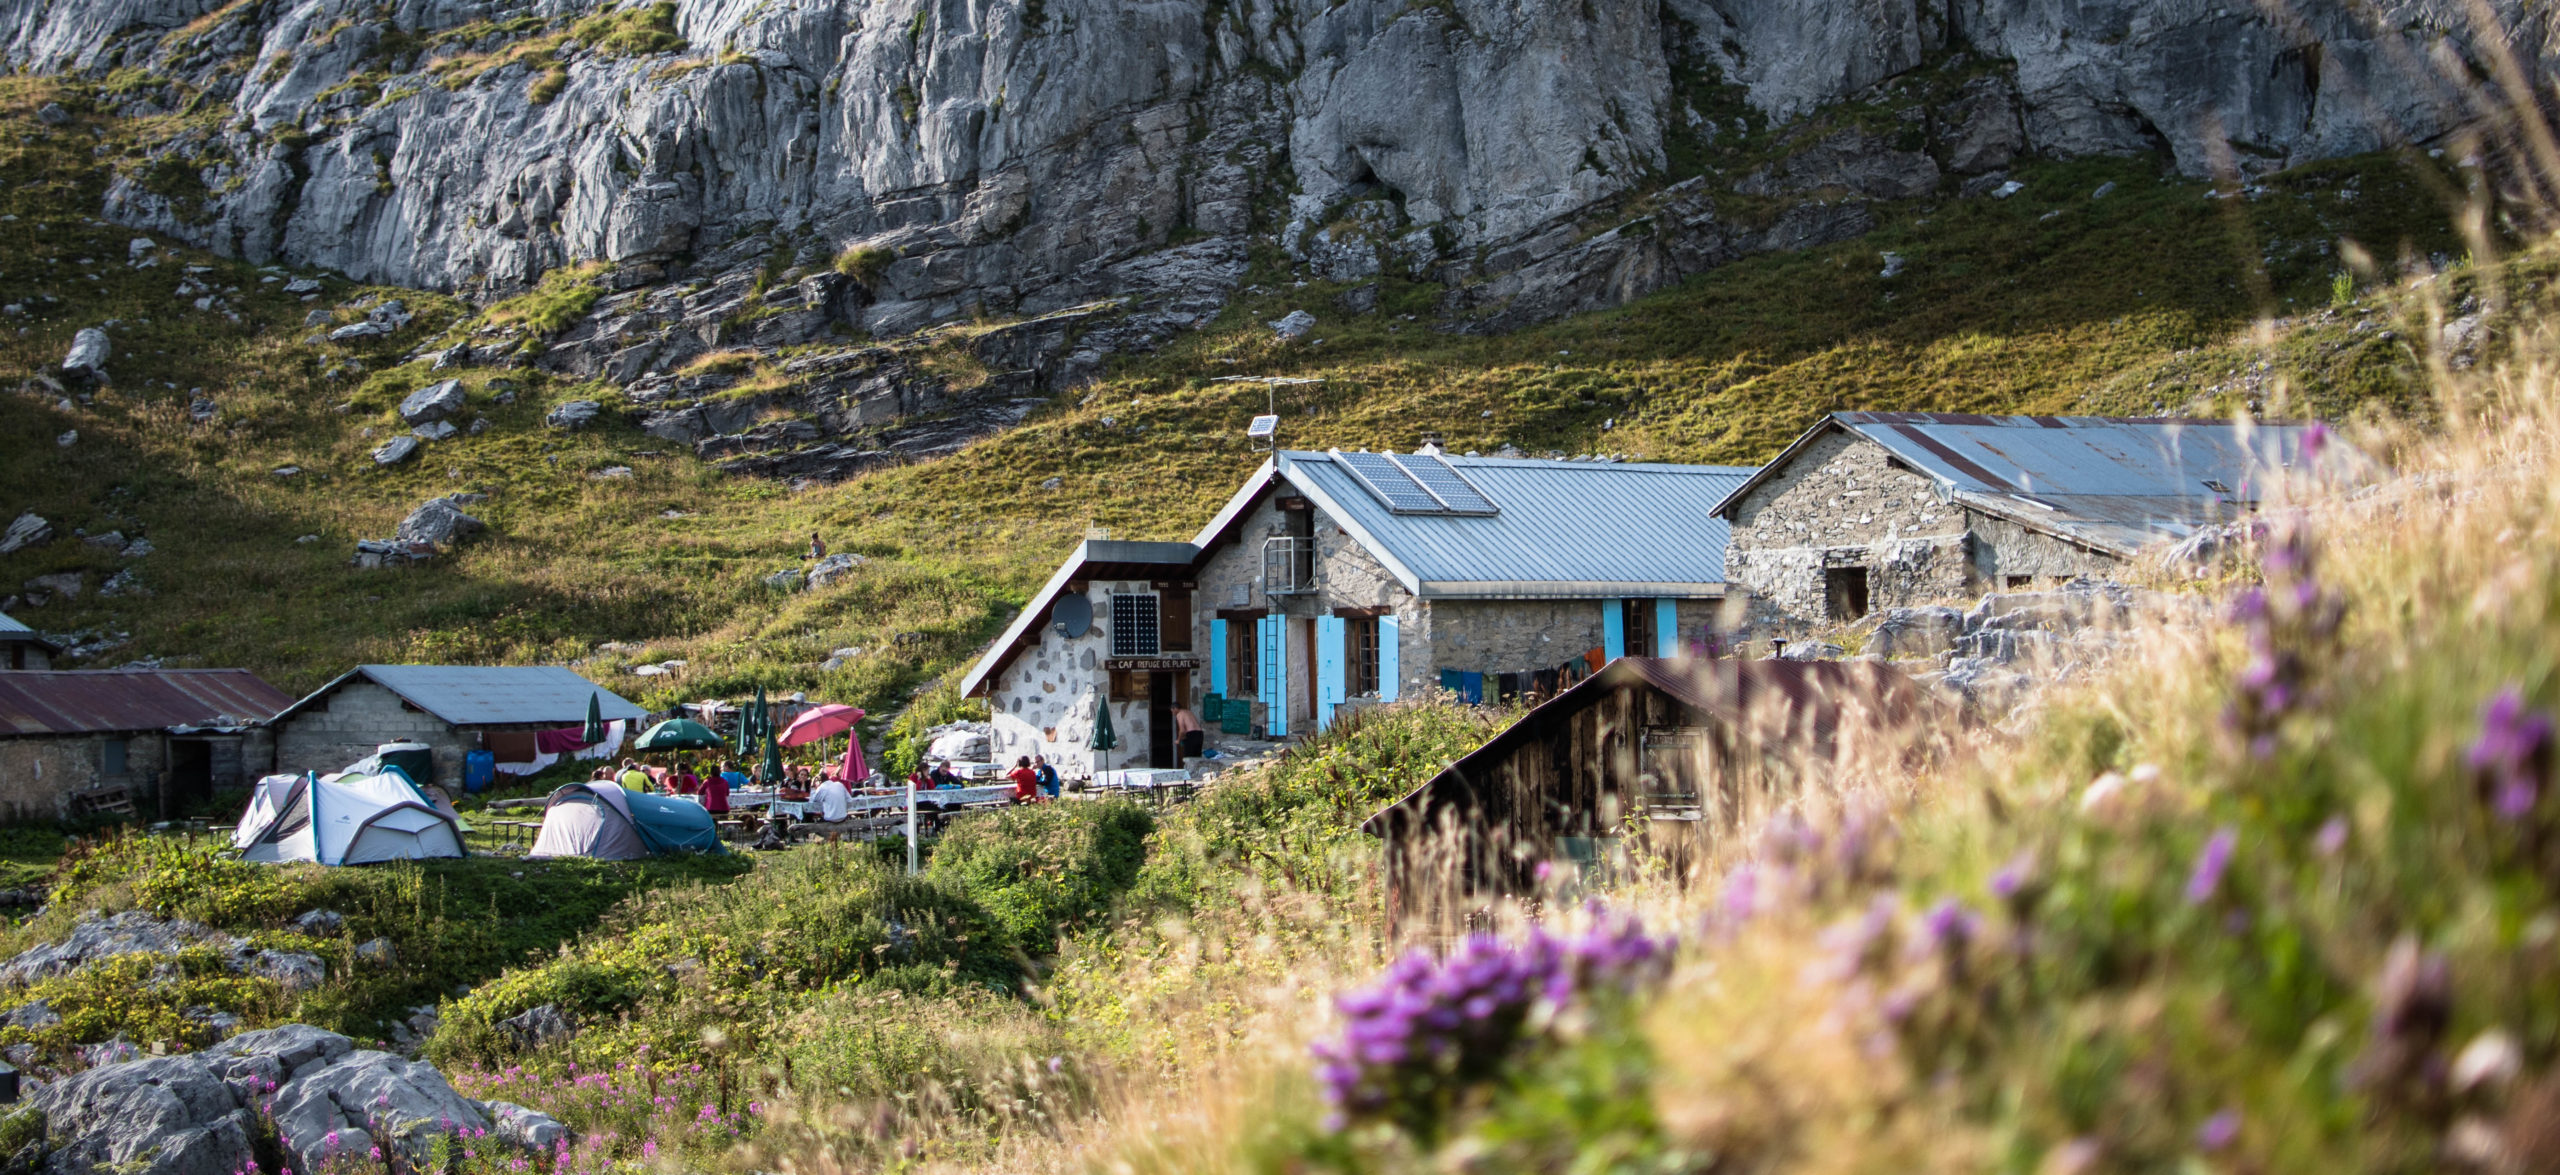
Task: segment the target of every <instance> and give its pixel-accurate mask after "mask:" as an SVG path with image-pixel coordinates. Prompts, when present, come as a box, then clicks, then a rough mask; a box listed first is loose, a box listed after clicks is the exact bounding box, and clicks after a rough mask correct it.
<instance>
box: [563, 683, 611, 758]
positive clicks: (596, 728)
mask: <svg viewBox="0 0 2560 1175" xmlns="http://www.w3.org/2000/svg"><path fill="white" fill-rule="evenodd" d="M555 712H556V711H555ZM578 741H580V742H583V743H585V744H587V745H588V746H591V747H592V746H594V745H596V744H597V743H600V742H603V741H604V695H603V694H601V693H591V694H588V695H587V725H586V729H584V730H581V731H579V732H578Z"/></svg>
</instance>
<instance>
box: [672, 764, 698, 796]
mask: <svg viewBox="0 0 2560 1175" xmlns="http://www.w3.org/2000/svg"><path fill="white" fill-rule="evenodd" d="M675 794H677V795H680V796H698V795H701V794H702V777H701V776H699V775H696V774H694V773H693V768H691V767H687V766H683V765H678V766H677V767H676V775H675Z"/></svg>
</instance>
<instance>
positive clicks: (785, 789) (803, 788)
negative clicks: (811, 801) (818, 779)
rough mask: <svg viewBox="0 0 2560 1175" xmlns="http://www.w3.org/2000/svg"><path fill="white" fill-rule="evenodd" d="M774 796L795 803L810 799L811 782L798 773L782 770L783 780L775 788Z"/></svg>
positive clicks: (786, 769)
mask: <svg viewBox="0 0 2560 1175" xmlns="http://www.w3.org/2000/svg"><path fill="white" fill-rule="evenodd" d="M774 794H775V795H776V796H778V797H779V798H781V799H785V800H790V801H792V802H794V803H797V802H799V801H801V800H805V799H808V798H809V780H808V779H807V778H806V777H805V776H803V775H801V774H800V773H799V772H798V771H796V770H794V769H792V768H789V767H785V768H783V769H782V779H781V780H780V782H778V783H777V784H775V786H774Z"/></svg>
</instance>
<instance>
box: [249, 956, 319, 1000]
mask: <svg viewBox="0 0 2560 1175" xmlns="http://www.w3.org/2000/svg"><path fill="white" fill-rule="evenodd" d="M242 970H244V971H246V972H248V973H249V974H251V975H255V976H257V977H259V978H261V979H272V980H275V982H276V986H278V987H281V988H283V989H284V990H286V991H288V992H301V991H309V990H311V989H312V988H315V987H318V986H320V985H321V984H322V983H324V982H326V981H327V980H328V978H329V968H328V965H327V964H325V963H322V962H321V961H320V956H318V955H314V954H309V953H307V952H303V951H259V952H257V953H256V954H253V955H251V956H249V958H248V960H247V962H246V963H245V964H244V965H243V967H242Z"/></svg>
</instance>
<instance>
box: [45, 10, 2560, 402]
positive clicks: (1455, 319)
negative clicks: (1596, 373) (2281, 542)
mask: <svg viewBox="0 0 2560 1175" xmlns="http://www.w3.org/2000/svg"><path fill="white" fill-rule="evenodd" d="M217 4H219V7H216V5H217ZM2496 7H2497V8H2498V9H2499V15H2500V17H2501V18H2502V19H2503V20H2504V21H2505V22H2506V26H2505V28H2506V31H2505V32H2503V33H2501V34H2499V35H2498V36H2496V37H2488V36H2484V35H2483V34H2481V33H2480V32H2478V31H2477V30H2475V29H2474V27H2473V25H2472V24H2471V21H2470V18H2469V17H2468V16H2467V15H2466V12H2467V8H2466V5H2465V3H2464V2H2463V0H2377V2H2372V3H2363V4H2358V5H2352V6H2351V5H2347V4H2344V3H2338V2H2334V0H2314V2H2313V3H2309V4H2304V5H2301V6H2299V7H2298V8H2296V9H2294V10H2292V11H2290V12H2286V13H2282V14H2277V13H2275V12H2273V10H2272V8H2271V6H2265V5H2262V4H2260V3H2258V2H2256V0H785V2H780V3H777V2H775V0H675V2H673V3H665V4H657V5H655V6H654V7H651V6H648V5H645V4H643V5H634V6H628V7H623V8H618V9H617V8H610V7H604V8H598V7H590V6H588V5H587V4H585V3H582V2H580V0H529V2H522V0H228V2H223V0H0V17H5V18H6V19H5V21H0V28H5V29H8V30H10V32H9V33H8V34H7V36H8V40H7V41H6V43H5V49H6V57H7V59H8V61H9V62H10V63H11V64H13V65H16V66H21V67H28V68H35V69H40V70H77V71H87V72H89V73H91V74H97V75H104V74H106V73H107V72H108V71H113V70H122V71H123V72H121V73H118V74H116V75H115V76H116V77H117V78H118V79H119V84H118V85H117V86H116V87H115V92H116V93H117V94H118V95H119V97H118V99H117V100H119V101H122V102H125V103H126V104H127V105H126V107H125V109H126V110H127V112H129V113H131V114H132V115H134V116H136V117H138V118H144V119H148V120H151V121H150V125H151V127H153V128H154V137H155V138H156V139H157V141H158V145H157V146H156V147H155V148H154V149H153V150H154V153H155V156H156V158H155V160H154V161H152V162H151V163H149V164H148V165H145V166H137V167H134V168H131V169H129V171H128V172H127V178H125V179H124V180H122V181H120V182H119V183H118V184H117V185H116V186H115V188H114V189H113V191H112V192H111V194H110V196H109V200H108V205H109V207H108V209H107V212H108V214H109V215H110V216H111V217H113V218H115V219H117V220H119V221H122V222H126V223H131V224H134V225H137V226H142V227H148V228H154V229H158V230H162V231H166V232H169V233H172V234H174V235H176V236H179V237H181V238H184V239H186V240H189V241H192V242H195V243H199V244H203V245H207V246H210V247H212V248H214V249H217V250H221V251H225V252H229V253H234V254H237V255H240V256H244V257H249V258H253V259H259V260H266V259H284V260H288V261H291V262H293V263H297V264H305V265H313V266H321V267H326V268H330V269H336V270H341V271H343V272H346V273H348V274H350V275H352V276H355V277H359V278H363V279H369V280H378V281H384V282H392V283H400V284H407V285H416V286H425V287H432V288H437V289H445V290H459V291H465V292H475V293H484V292H485V293H496V292H503V291H509V290H513V289H517V288H521V287H523V286H525V285H526V284H528V283H530V282H532V281H534V280H536V279H537V278H538V277H539V276H540V275H541V274H543V273H544V272H546V271H548V270H551V269H553V268H555V267H558V266H561V265H563V264H565V263H568V262H572V261H580V260H591V259H592V260H601V261H606V262H611V263H613V265H614V266H615V269H614V271H613V276H612V278H611V281H612V283H613V284H614V286H615V287H616V288H618V289H623V290H631V291H635V292H636V293H635V294H634V295H633V296H631V297H626V298H624V299H620V300H618V301H617V302H614V303H610V304H608V305H606V306H604V307H603V308H601V310H600V311H599V314H600V315H601V316H602V317H600V318H599V319H598V320H596V321H591V322H590V323H589V324H588V325H587V326H586V327H584V328H582V330H583V332H584V333H583V335H582V336H581V337H580V338H579V339H578V340H576V341H574V342H573V344H572V345H569V346H568V347H567V349H566V350H565V351H563V352H560V353H558V354H556V355H555V356H554V358H553V359H552V362H553V363H554V364H555V365H559V366H565V367H569V368H571V369H574V370H578V371H582V372H590V373H602V374H608V375H611V376H613V377H614V378H616V379H618V380H621V381H624V382H629V381H633V380H637V379H640V378H642V377H644V376H647V375H649V374H650V373H653V372H655V373H659V374H661V375H663V374H665V373H669V372H672V371H674V370H675V369H676V368H677V366H679V365H680V364H681V363H683V362H684V361H686V360H688V359H691V358H693V357H696V356H699V355H701V354H702V353H704V352H706V351H708V350H710V349H712V348H715V347H720V346H724V345H739V344H743V345H748V346H768V347H769V346H774V345H781V344H787V343H807V342H811V341H817V340H820V339H823V338H826V337H829V336H830V335H831V334H842V333H846V332H851V331H860V332H865V333H867V334H869V335H871V336H873V337H877V338H889V337H895V336H901V335H905V334H908V333H910V332H913V331H915V330H917V329H918V328H920V327H924V326H926V325H928V324H932V323H936V322H941V321H946V320H950V319H954V318H957V317H961V316H964V315H983V314H995V315H1008V316H1034V315H1042V314H1050V313H1055V312H1059V311H1065V310H1068V309H1070V308H1074V307H1079V306H1087V305H1089V304H1092V303H1094V302H1096V301H1097V300H1105V299H1108V300H1113V301H1112V302H1111V304H1112V305H1114V306H1116V307H1118V308H1119V309H1120V310H1121V311H1124V312H1126V311H1134V312H1137V313H1140V314H1142V315H1152V316H1153V317H1152V318H1149V319H1148V320H1147V321H1146V322H1144V323H1142V324H1141V326H1140V329H1138V330H1136V331H1134V332H1131V335H1130V337H1131V339H1132V340H1133V341H1135V342H1137V343H1139V344H1140V345H1144V344H1145V343H1146V342H1147V341H1148V340H1152V339H1154V338H1157V337H1160V335H1161V333H1162V331H1163V330H1164V329H1179V328H1180V327H1181V326H1184V325H1187V324H1189V323H1192V322H1195V321H1199V320H1201V319H1203V318H1204V317H1205V316H1206V315H1209V314H1212V313H1214V312H1215V311H1216V310H1217V309H1218V307H1219V306H1220V305H1221V304H1222V302H1223V300H1224V298H1225V296H1226V295H1227V294H1228V293H1229V292H1230V291H1232V290H1233V289H1234V288H1236V287H1237V286H1238V284H1239V283H1241V282H1244V281H1246V280H1247V274H1248V271H1249V270H1250V269H1251V264H1250V262H1251V258H1252V257H1253V256H1254V255H1255V250H1256V249H1258V248H1267V247H1270V246H1276V247H1277V249H1278V251H1279V256H1278V257H1277V258H1276V259H1275V258H1272V257H1271V255H1270V254H1268V253H1265V254H1264V256H1265V258H1266V259H1268V260H1277V261H1279V262H1280V263H1281V264H1282V265H1283V266H1285V267H1286V268H1285V269H1283V270H1280V271H1275V272H1273V274H1272V276H1275V277H1277V276H1285V275H1288V274H1289V273H1291V272H1294V274H1295V275H1296V276H1303V277H1315V278H1326V279H1332V280H1337V281H1343V282H1348V283H1354V285H1355V286H1356V285H1357V284H1358V283H1363V282H1367V281H1371V280H1373V279H1378V278H1381V277H1389V278H1396V279H1399V280H1416V281H1426V282H1436V283H1439V284H1440V285H1441V286H1443V287H1444V288H1445V291H1446V292H1445V294H1444V295H1443V296H1442V300H1441V310H1442V313H1443V315H1444V317H1445V318H1446V319H1447V320H1448V321H1449V322H1450V323H1452V324H1455V325H1459V326H1467V325H1482V326H1493V327H1500V326H1505V325H1511V324H1514V323H1518V322H1523V321H1530V320H1534V319H1538V318H1544V317H1550V316H1553V315H1555V314H1560V313H1565V312H1569V311H1572V310H1577V309H1585V308H1590V307H1594V306H1601V305H1608V304H1612V303H1614V302H1618V301H1622V300H1624V299H1626V298H1628V297H1630V296H1633V295H1636V294H1640V293H1643V292H1646V291H1648V290H1650V289H1654V288H1658V287H1659V286H1661V285H1663V284H1665V283H1667V282H1670V281H1674V280H1677V279H1679V278H1680V277H1683V276H1686V275H1688V274H1691V273H1695V272H1698V271H1700V270H1703V269H1706V268H1711V267H1713V266H1714V265H1718V264H1722V263H1723V262H1725V261H1728V260H1730V259H1732V258H1734V257H1738V256H1742V255H1745V254H1748V253H1751V252H1756V251H1762V250H1768V249H1786V248H1798V247H1803V246H1806V245H1810V244H1817V243H1822V242H1826V241H1831V240H1837V239H1840V238H1842V237H1845V236H1849V235H1854V234H1856V233H1858V232H1862V231H1864V230H1865V228H1866V227H1867V226H1868V225H1869V224H1871V223H1872V219H1871V217H1870V216H1869V215H1868V214H1867V212H1866V211H1865V205H1866V203H1867V202H1869V201H1874V200H1894V199H1907V198H1913V197H1920V196H1930V195H1935V194H1939V193H1941V192H1946V193H1954V192H1956V191H1959V190H1964V189H1965V188H1966V185H1967V183H1968V180H1971V179H1973V177H1980V176H1984V175H1991V174H1996V173H1997V172H1998V171H1999V170H2000V169H2002V168H2004V167H2006V166H2007V165H2008V164H2009V162H2010V160H2011V159H2012V158H2013V157H2015V156H2017V155H2019V154H2021V153H2036V154H2045V155H2055V156H2073V155H2086V154H2096V153H2108V154H2114V153H2134V152H2146V151H2148V152H2157V153H2159V154H2161V155H2162V156H2163V157H2164V158H2165V159H2166V160H2167V161H2168V162H2169V163H2170V165H2171V166H2174V167H2175V168H2177V169H2178V170H2180V171H2183V172H2186V173H2189V174H2194V175H2202V174H2208V173H2212V172H2215V171H2217V170H2226V169H2237V170H2244V171H2245V170H2253V169H2269V168H2277V167H2282V166H2287V165H2290V164H2293V163H2298V162H2302V161H2306V160H2309V159H2314V158H2320V157H2326V156H2332V155H2337V154H2342V153H2350V152H2356V151H2362V150H2368V149H2372V148H2375V147H2378V146H2382V145H2385V144H2389V143H2394V142H2406V141H2416V142H2425V141H2427V140H2430V139H2433V138H2436V137H2439V136H2442V135H2445V134H2447V133H2449V132H2450V131H2451V130H2453V129H2454V128H2456V127H2457V126H2458V125H2459V124H2460V123H2461V121H2462V120H2463V119H2464V118H2465V117H2467V116H2468V115H2469V114H2470V111H2471V108H2469V107H2467V106H2466V105H2465V104H2464V103H2463V101H2462V100H2461V98H2460V96H2459V95H2458V94H2457V93H2456V92H2455V90H2454V88H2453V87H2454V85H2455V84H2457V83H2458V84H2470V83H2472V82H2473V81H2474V80H2475V79H2477V78H2481V77H2486V76H2490V75H2491V74H2493V73H2494V72H2495V70H2494V66H2495V64H2496V63H2497V61H2498V59H2499V57H2500V55H2501V54H2507V55H2512V56H2513V57H2514V58H2515V59H2516V60H2517V61H2519V62H2520V63H2521V64H2522V66H2523V67H2524V68H2526V69H2528V70H2533V71H2535V72H2537V73H2539V72H2540V71H2541V70H2542V68H2543V67H2544V65H2546V64H2547V63H2549V62H2551V61H2552V60H2553V59H2554V57H2555V56H2560V54H2556V53H2555V49H2554V38H2553V30H2552V29H2551V27H2550V18H2549V17H2548V16H2547V15H2546V14H2545V12H2544V11H2543V9H2542V7H2541V6H2539V5H2533V4H2529V3H2527V2H2526V0H2502V2H2501V3H2499V4H2497V5H2496ZM2351 9H2352V11H2351ZM1844 103H1846V104H1855V105H1861V106H1862V107H1875V108H1879V109H1883V110H1884V111H1885V112H1886V113H1885V115H1884V116H1883V117H1882V118H1881V119H1879V118H1862V119H1826V117H1825V115H1824V111H1826V109H1833V110H1836V109H1837V108H1839V107H1840V106H1841V105H1842V104H1844ZM1984 186H1985V185H1983V184H1981V183H1980V182H1978V181H1977V182H1975V183H1974V184H1973V185H1972V189H1971V190H1981V189H1982V188H1983V187H1984ZM839 260H841V264H840V265H838V268H840V269H842V270H844V271H846V272H847V273H848V274H849V275H850V276H849V277H848V278H847V279H845V280H842V281H835V280H833V279H829V280H828V281H827V282H822V283H819V284H818V285H811V284H809V282H808V280H806V279H807V275H808V274H811V273H818V272H821V271H823V270H825V269H826V268H827V267H828V266H829V265H830V264H831V263H836V262H838V261H839ZM790 270H798V271H799V272H797V273H790V274H789V276H791V277H792V278H793V279H794V280H795V281H800V282H801V285H802V287H804V289H802V290H799V291H786V295H787V296H786V298H785V302H786V303H787V308H788V309H790V310H792V311H795V312H801V313H799V314H798V317H796V318H795V317H792V316H791V315H790V314H785V315H783V317H784V318H786V319H788V320H789V322H790V323H797V324H799V325H798V326H790V325H788V324H786V325H785V326H784V327H776V326H775V325H773V324H772V323H771V322H770V321H769V320H770V318H771V317H772V315H771V314H769V313H765V303H764V302H763V301H762V300H761V299H762V296H763V295H762V292H763V286H762V285H758V286H757V287H756V289H755V290H753V291H749V290H747V289H746V288H745V287H746V285H747V284H748V282H749V278H748V276H747V275H749V274H753V273H763V274H766V275H773V274H777V273H784V272H787V271H790ZM821 287H823V288H821ZM1355 294H1356V290H1355ZM1355 304H1356V301H1355ZM741 307H744V308H745V309H746V310H749V311H755V312H756V313H755V314H746V315H742V314H741V313H740V309H741ZM758 315H762V317H758ZM742 318H746V319H752V320H753V321H751V322H747V323H745V324H744V325H742V324H741V319H742ZM756 323H762V324H763V325H761V326H758V325H756ZM1093 350H1094V348H1091V347H1082V348H1074V347H1068V346H1066V345H1065V341H1064V340H1060V342H1059V346H1056V347H1052V348H1050V349H1049V350H1048V352H1046V353H1043V354H1040V355H1035V356H1030V357H1028V359H1029V367H1027V368H1025V370H1033V369H1036V370H1038V371H1039V372H1041V373H1042V376H1041V380H1040V382H1041V383H1042V384H1043V385H1044V386H1045V385H1046V384H1047V383H1050V382H1054V377H1055V376H1056V375H1057V374H1058V373H1059V372H1060V371H1061V370H1063V369H1062V368H1061V364H1063V363H1064V362H1065V361H1066V360H1067V358H1068V357H1069V356H1070V355H1075V354H1083V353H1089V352H1091V351H1093ZM1018 358H1019V357H1018ZM1017 390H1019V389H1017Z"/></svg>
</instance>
